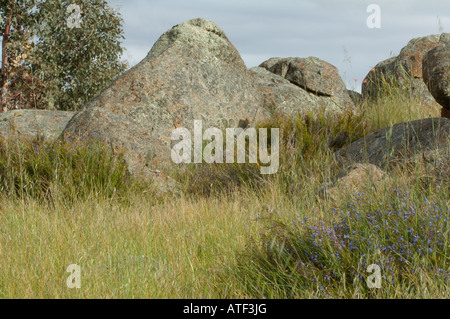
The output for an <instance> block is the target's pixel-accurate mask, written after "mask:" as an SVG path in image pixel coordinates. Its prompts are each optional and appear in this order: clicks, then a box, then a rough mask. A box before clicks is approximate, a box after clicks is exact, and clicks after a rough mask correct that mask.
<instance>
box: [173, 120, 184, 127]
mask: <svg viewBox="0 0 450 319" xmlns="http://www.w3.org/2000/svg"><path fill="white" fill-rule="evenodd" d="M182 124H183V122H182V121H181V120H175V121H173V126H174V127H175V128H180V127H181V126H182Z"/></svg>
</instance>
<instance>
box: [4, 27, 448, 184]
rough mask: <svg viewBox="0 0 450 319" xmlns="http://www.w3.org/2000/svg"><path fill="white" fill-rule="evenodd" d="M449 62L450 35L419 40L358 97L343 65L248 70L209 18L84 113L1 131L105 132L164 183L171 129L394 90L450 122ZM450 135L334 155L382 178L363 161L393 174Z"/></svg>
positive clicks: (308, 62) (40, 115) (362, 146)
mask: <svg viewBox="0 0 450 319" xmlns="http://www.w3.org/2000/svg"><path fill="white" fill-rule="evenodd" d="M449 66H450V35H449V34H442V35H430V36H426V37H422V38H417V39H413V40H411V41H410V42H409V43H408V44H407V45H406V46H405V47H404V48H403V49H402V50H401V52H400V54H399V55H398V56H396V57H392V58H390V59H388V60H385V61H382V62H380V63H379V64H377V65H376V66H375V68H374V69H372V70H371V71H370V72H369V74H368V75H367V77H366V78H365V80H364V82H363V86H362V94H358V93H356V92H353V91H348V90H347V89H346V86H345V83H344V81H343V80H342V79H341V77H340V76H339V72H338V70H337V68H336V67H335V66H333V65H331V64H329V63H327V62H325V61H323V60H320V59H318V58H316V57H307V58H299V57H287V58H271V59H269V60H267V61H264V62H263V63H261V64H260V65H259V66H258V67H254V68H251V69H247V67H246V65H245V63H244V61H243V60H242V58H241V56H240V54H239V52H238V51H237V50H236V48H235V47H234V46H233V44H232V43H231V42H230V41H229V39H228V38H227V36H226V35H225V33H224V32H223V31H222V30H221V29H220V28H219V26H218V25H217V24H215V23H214V22H211V21H208V20H205V19H201V18H200V19H194V20H190V21H187V22H184V23H182V24H179V25H176V26H174V27H173V28H172V29H171V30H169V31H167V32H166V33H164V34H163V35H162V36H161V37H160V38H159V39H158V41H157V42H156V43H155V45H154V46H153V48H152V49H151V51H150V52H149V53H148V55H147V57H145V58H144V59H143V60H142V61H141V62H140V63H139V64H137V65H136V66H134V67H133V68H131V69H130V70H128V71H127V72H125V73H124V74H122V75H121V76H120V77H118V78H117V79H116V80H114V81H113V83H111V85H110V86H109V87H107V88H106V89H105V90H104V91H103V92H101V93H100V94H99V95H98V96H97V97H95V98H94V99H93V100H91V101H90V102H89V103H87V104H86V105H85V106H84V107H83V108H82V110H80V111H79V112H77V113H70V112H55V111H36V110H30V111H26V110H22V111H14V112H9V113H4V114H1V115H0V134H1V135H2V136H7V135H11V134H17V133H19V134H21V135H22V136H29V135H30V136H31V135H35V134H37V133H39V134H42V135H44V136H45V137H47V138H49V139H55V138H57V137H59V136H61V137H62V138H64V139H65V140H68V141H71V140H74V139H79V138H86V137H89V136H91V135H95V134H98V133H99V132H101V135H102V137H103V138H104V139H105V140H106V142H107V143H109V145H111V147H112V149H113V150H114V151H115V152H121V153H123V154H124V158H125V160H126V162H127V165H128V168H129V171H130V172H133V173H142V174H144V175H145V176H150V177H156V178H159V177H161V175H164V172H165V171H166V170H168V169H169V168H170V166H171V165H172V164H171V160H170V154H171V152H170V150H171V147H172V141H171V133H172V132H173V130H174V129H176V128H180V127H184V128H187V129H190V130H192V128H193V124H194V120H201V121H203V125H204V127H217V128H221V129H225V128H236V127H238V126H241V123H246V124H247V125H254V124H256V123H257V122H259V121H263V120H267V119H269V118H270V117H271V116H272V115H273V114H274V113H281V114H285V115H288V116H293V115H295V114H298V113H300V114H301V113H302V112H305V111H311V110H318V109H321V110H325V111H327V112H328V111H329V112H333V113H337V112H356V111H357V110H358V108H357V107H356V106H357V105H359V104H361V103H362V102H363V101H365V100H367V99H375V98H378V97H379V96H380V95H382V94H383V92H384V89H385V88H387V87H389V86H390V85H393V84H396V85H400V87H401V88H402V89H404V90H409V91H410V92H411V93H412V94H415V95H420V96H421V97H423V100H424V101H425V102H426V103H427V104H430V105H432V104H435V103H439V104H440V105H441V106H442V109H443V111H442V116H443V117H447V118H450V67H449ZM449 131H450V120H449V119H445V118H439V119H424V120H420V121H416V122H411V123H401V124H397V125H395V126H394V127H393V128H389V129H385V130H381V131H379V132H376V133H373V134H371V135H369V136H366V137H365V138H364V139H362V140H360V141H356V142H355V143H352V144H350V145H349V146H348V147H346V148H344V149H340V148H341V147H342V146H343V145H341V144H342V143H338V142H340V141H337V142H336V143H333V151H336V156H337V158H338V159H339V160H341V161H343V162H345V163H347V164H351V165H353V166H352V167H353V169H352V170H350V171H353V172H357V175H358V176H359V175H364V174H366V173H367V172H371V173H370V174H371V175H373V176H377V178H378V177H380V176H381V175H382V174H381V173H379V172H378V171H377V170H376V169H375V168H374V167H372V166H371V167H369V168H367V167H362V166H361V165H362V164H361V165H360V164H358V163H363V162H364V163H370V165H375V166H376V167H377V168H385V166H386V165H385V164H386V163H388V162H391V160H395V158H397V157H399V156H400V155H403V156H404V155H405V154H406V155H408V156H411V157H414V156H417V155H418V154H423V153H424V152H425V153H426V152H429V151H430V152H431V151H434V150H435V149H436V147H438V148H439V147H440V148H442V149H444V148H448V139H449ZM387 136H390V137H391V138H390V139H389V138H388V137H387ZM344 144H345V143H344ZM388 149H389V151H387V150H388ZM425 156H427V155H426V154H425ZM430 156H431V155H430ZM387 157H389V158H387ZM374 172H376V173H374ZM341 178H342V177H341ZM350 180H352V179H350Z"/></svg>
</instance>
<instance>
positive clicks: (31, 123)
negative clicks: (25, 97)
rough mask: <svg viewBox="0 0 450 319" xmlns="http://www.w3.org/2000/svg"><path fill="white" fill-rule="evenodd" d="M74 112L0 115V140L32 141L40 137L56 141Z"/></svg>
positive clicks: (32, 112) (33, 112) (7, 113)
mask: <svg viewBox="0 0 450 319" xmlns="http://www.w3.org/2000/svg"><path fill="white" fill-rule="evenodd" d="M74 114H75V112H63V111H47V110H14V111H8V112H5V113H2V114H0V136H1V137H2V139H5V140H6V139H9V138H22V139H34V138H36V137H42V138H44V139H46V140H56V139H57V138H58V137H59V136H60V135H61V133H62V132H63V130H64V128H65V127H66V125H67V123H68V122H69V120H70V119H71V118H72V117H73V116H74Z"/></svg>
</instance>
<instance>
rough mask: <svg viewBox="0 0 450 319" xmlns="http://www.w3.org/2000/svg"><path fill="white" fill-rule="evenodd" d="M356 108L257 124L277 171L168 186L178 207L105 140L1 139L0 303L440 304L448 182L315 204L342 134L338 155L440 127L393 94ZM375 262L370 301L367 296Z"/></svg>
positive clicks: (239, 172) (404, 185) (219, 171)
mask: <svg viewBox="0 0 450 319" xmlns="http://www.w3.org/2000/svg"><path fill="white" fill-rule="evenodd" d="M360 109H361V112H360V114H359V115H352V114H342V115H335V114H325V113H322V112H318V113H317V114H312V113H310V114H304V115H302V116H298V117H297V118H289V119H288V118H283V117H274V119H272V120H271V121H270V122H269V123H260V125H261V126H262V127H279V128H281V131H282V143H281V144H282V145H281V158H280V170H279V172H278V174H276V175H274V176H266V177H261V175H259V169H258V167H257V165H206V164H204V165H201V166H192V167H188V169H187V170H186V171H185V172H184V174H183V175H179V176H177V180H178V182H179V187H180V188H181V190H182V191H183V192H182V194H179V193H177V194H165V195H163V194H158V193H157V192H154V190H153V186H152V185H151V184H146V183H144V182H142V180H139V179H138V178H137V177H136V176H130V175H128V174H127V173H126V169H125V166H124V163H123V161H122V160H121V158H120V157H115V156H113V155H112V153H111V152H110V150H109V148H108V147H106V146H104V145H103V143H102V141H101V138H99V139H98V140H97V141H96V142H95V143H87V142H83V141H80V143H78V144H76V145H66V144H64V143H61V142H55V143H47V142H46V141H44V140H42V139H37V140H35V141H4V142H2V144H1V148H0V189H1V195H0V297H3V298H11V297H19V298H23V297H25V298H30V297H32V298H36V297H37V298H446V297H448V295H449V289H448V278H449V274H450V268H449V261H450V260H449V249H450V243H449V242H448V231H449V224H448V219H449V215H450V186H449V185H450V182H449V180H448V179H446V178H445V176H444V178H443V177H442V174H441V175H440V176H436V175H432V174H430V173H429V171H427V168H426V166H425V165H424V164H423V163H420V162H417V163H412V164H411V165H412V166H408V167H401V166H399V167H398V168H396V169H394V170H393V171H392V172H391V173H390V174H389V178H386V179H385V181H384V182H383V184H382V185H378V186H377V187H374V185H371V184H370V183H367V185H366V186H364V187H362V188H361V189H360V190H359V192H358V193H355V194H353V193H346V192H344V191H343V192H342V194H341V196H340V197H339V198H338V199H334V200H331V199H326V198H321V197H319V196H318V194H317V190H318V189H319V188H320V186H321V185H322V183H323V182H324V181H326V180H328V179H329V178H330V177H332V176H334V175H335V174H336V173H337V172H338V171H339V166H338V165H337V163H336V161H335V159H334V156H333V153H332V152H331V151H330V149H329V142H330V140H331V139H332V138H334V137H335V136H337V135H338V134H340V133H343V132H347V133H348V136H349V139H348V141H347V143H349V142H351V141H354V140H357V139H359V138H361V137H362V136H364V135H367V134H369V133H371V132H373V131H375V130H378V129H380V128H383V127H386V126H389V125H392V124H395V123H398V122H402V121H410V120H414V119H420V118H426V117H430V116H438V115H439V110H438V109H430V108H429V107H424V106H423V105H422V103H421V101H420V100H418V99H415V98H412V97H410V96H409V95H407V94H403V93H402V92H401V91H397V92H394V94H391V95H389V96H387V97H384V98H381V99H379V100H377V101H372V102H370V103H364V104H363V105H361V106H360ZM448 164H449V163H448V162H443V163H436V165H444V166H445V165H447V166H448ZM447 171H448V170H447ZM447 175H449V174H447ZM71 264H77V265H79V266H80V267H81V271H82V273H81V280H82V283H81V284H82V288H81V289H74V290H72V289H68V288H67V286H66V280H67V278H68V276H69V273H67V272H66V269H67V267H68V266H69V265H71ZM371 264H376V265H378V266H379V267H380V268H381V275H382V286H381V289H369V288H368V287H367V278H368V276H370V275H371V273H369V272H367V267H368V265H371Z"/></svg>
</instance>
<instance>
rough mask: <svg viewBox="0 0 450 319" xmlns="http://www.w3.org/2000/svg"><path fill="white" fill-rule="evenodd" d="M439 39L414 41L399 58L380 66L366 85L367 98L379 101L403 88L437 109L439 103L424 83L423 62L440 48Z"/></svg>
mask: <svg viewBox="0 0 450 319" xmlns="http://www.w3.org/2000/svg"><path fill="white" fill-rule="evenodd" d="M439 38H440V35H429V36H426V37H420V38H415V39H412V40H411V41H409V43H408V44H407V45H406V46H405V47H404V48H403V49H402V50H401V51H400V54H399V55H398V56H396V57H392V58H389V59H387V60H384V61H382V62H380V63H378V64H377V65H376V66H375V67H374V68H373V69H372V70H371V71H370V72H369V74H367V76H366V78H365V79H364V81H363V84H362V95H363V98H364V99H373V98H378V97H379V96H380V94H381V95H383V94H384V93H385V92H389V89H390V87H391V86H399V87H401V88H402V89H404V90H407V91H409V92H410V93H411V94H413V95H414V96H418V97H420V98H422V99H423V101H424V103H425V104H427V105H430V106H434V105H435V101H434V99H433V97H432V96H431V94H430V93H429V92H428V89H427V87H426V85H425V84H424V82H423V73H422V61H423V58H424V56H425V55H426V54H427V52H428V51H430V50H432V49H433V48H435V47H436V46H438V44H439Z"/></svg>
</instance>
